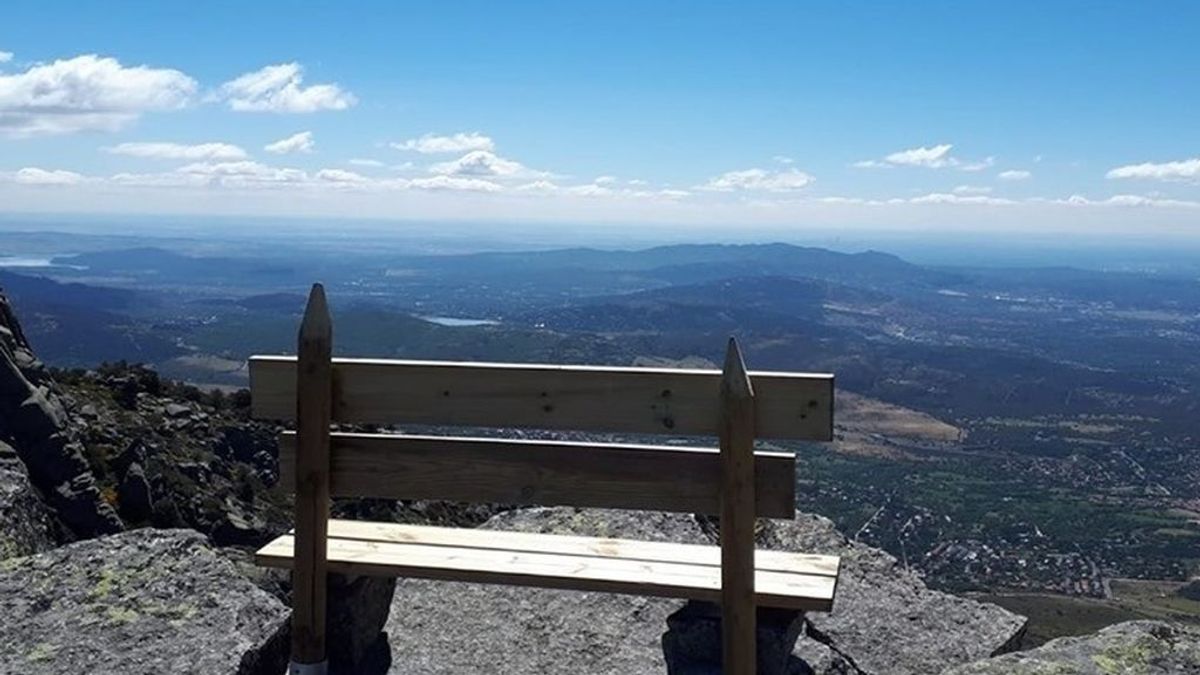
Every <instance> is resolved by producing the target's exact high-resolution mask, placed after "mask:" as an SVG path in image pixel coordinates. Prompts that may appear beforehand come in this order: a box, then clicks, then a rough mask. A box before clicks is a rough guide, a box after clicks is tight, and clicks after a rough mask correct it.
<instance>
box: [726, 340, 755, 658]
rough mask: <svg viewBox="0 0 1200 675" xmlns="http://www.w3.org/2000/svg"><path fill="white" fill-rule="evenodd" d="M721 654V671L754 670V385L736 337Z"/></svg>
mask: <svg viewBox="0 0 1200 675" xmlns="http://www.w3.org/2000/svg"><path fill="white" fill-rule="evenodd" d="M720 440H721V632H722V636H721V637H722V644H721V654H722V661H723V667H722V670H723V672H724V673H725V675H754V673H755V669H756V665H755V652H756V639H755V636H756V626H755V618H756V616H755V606H754V515H755V511H754V387H753V386H752V385H751V384H750V376H749V375H747V374H746V364H745V362H743V360H742V352H741V350H740V349H738V344H737V340H735V339H733V338H730V339H729V348H728V350H727V351H726V352H725V368H724V372H723V373H722V375H721V426H720Z"/></svg>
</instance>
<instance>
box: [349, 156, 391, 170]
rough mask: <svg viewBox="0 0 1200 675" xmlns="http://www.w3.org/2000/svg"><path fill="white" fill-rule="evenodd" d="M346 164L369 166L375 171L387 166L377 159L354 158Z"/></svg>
mask: <svg viewBox="0 0 1200 675" xmlns="http://www.w3.org/2000/svg"><path fill="white" fill-rule="evenodd" d="M346 163H347V164H351V165H353V166H367V167H371V168H374V169H378V168H382V167H384V166H386V164H384V163H383V162H381V161H379V160H377V159H363V158H361V157H354V158H352V159H348V160H346Z"/></svg>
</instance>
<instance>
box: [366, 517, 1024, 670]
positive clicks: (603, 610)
mask: <svg viewBox="0 0 1200 675" xmlns="http://www.w3.org/2000/svg"><path fill="white" fill-rule="evenodd" d="M484 527H488V528H494V529H513V530H523V531H534V532H553V533H563V534H566V533H574V534H584V535H592V536H611V537H624V538H632V539H645V540H657V541H675V542H683V543H711V540H710V538H709V535H708V534H706V529H707V528H704V527H701V525H700V524H699V523H698V522H697V521H696V520H695V519H694V518H692V517H691V516H687V515H679V514H664V513H648V512H630V511H607V510H595V509H570V508H539V509H521V510H516V511H509V512H506V513H502V514H500V515H498V516H496V517H495V518H493V519H492V520H490V521H488V523H487V524H486V525H485V526H484ZM759 545H760V546H762V547H766V548H778V549H784V550H791V551H807V552H814V553H836V554H838V555H842V556H843V561H844V562H843V576H842V582H841V586H840V588H839V596H838V598H837V600H836V602H835V606H834V611H833V613H832V614H830V615H820V614H813V615H811V616H810V617H809V618H810V620H811V623H809V624H808V625H806V628H805V630H806V635H805V636H802V637H801V639H800V641H799V643H798V645H797V648H796V652H795V653H796V654H797V655H798V656H800V657H801V658H804V659H805V660H807V661H809V663H810V664H811V665H812V666H813V668H814V670H815V672H817V673H841V672H850V673H854V672H867V673H881V674H882V673H887V674H891V673H901V674H903V673H922V674H925V673H935V672H940V671H941V670H942V669H944V668H946V667H949V666H953V665H958V664H963V663H968V662H971V661H976V660H978V659H981V658H985V657H987V656H990V655H993V654H996V653H1000V652H1002V651H1004V650H1005V649H1008V648H1011V647H1012V646H1013V644H1014V643H1015V642H1016V640H1018V639H1019V636H1020V635H1021V633H1022V632H1023V630H1024V626H1025V619H1024V618H1023V617H1020V616H1018V615H1015V614H1012V613H1011V612H1008V611H1006V610H1004V609H1002V608H1000V607H996V606H994V605H987V604H983V603H979V602H976V601H973V600H969V599H965V598H959V597H956V596H951V595H948V594H945V593H940V592H937V591H933V590H930V589H928V588H926V587H925V586H924V584H923V583H922V582H921V580H920V579H919V578H918V577H917V576H916V575H915V574H911V573H909V572H907V571H905V570H904V568H903V566H901V565H900V564H899V563H897V561H896V560H895V559H894V558H892V557H891V556H889V555H888V554H886V553H883V552H881V551H878V550H876V549H872V548H870V547H868V546H865V545H860V544H854V543H851V542H848V541H847V540H846V539H845V538H844V537H842V535H840V534H839V533H838V532H837V531H836V529H835V528H834V527H833V524H832V523H831V522H830V521H829V520H827V519H825V518H821V517H819V516H813V515H808V514H797V519H796V520H795V521H791V522H785V521H770V522H769V523H768V524H767V525H766V527H765V528H764V529H763V531H762V532H761V536H760V542H759ZM682 605H683V603H682V601H676V600H666V599H658V598H643V597H636V596H618V595H608V594H602V593H577V592H569V591H552V590H542V589H527V588H511V587H504V586H483V585H476V584H454V583H441V582H430V581H417V580H402V581H401V582H400V583H399V584H398V585H397V588H396V600H395V604H394V605H393V607H392V612H391V617H390V619H389V622H388V628H387V630H388V634H389V636H390V639H391V643H392V657H393V666H392V670H391V672H393V673H422V674H423V673H446V672H454V673H514V674H515V673H536V672H570V673H580V674H582V673H630V674H640V673H646V674H650V673H654V674H661V673H664V672H665V671H666V667H665V664H664V662H663V654H662V647H661V638H662V634H663V632H664V631H665V630H666V618H667V616H668V615H669V614H670V613H672V612H674V611H675V610H677V609H678V608H680V607H681V606H682ZM813 636H821V637H822V638H823V639H824V640H827V641H828V642H829V643H830V644H831V645H832V649H831V648H830V647H829V646H826V645H825V644H822V643H821V642H819V641H818V640H816V639H814V637H813ZM839 654H840V655H844V656H840V655H839Z"/></svg>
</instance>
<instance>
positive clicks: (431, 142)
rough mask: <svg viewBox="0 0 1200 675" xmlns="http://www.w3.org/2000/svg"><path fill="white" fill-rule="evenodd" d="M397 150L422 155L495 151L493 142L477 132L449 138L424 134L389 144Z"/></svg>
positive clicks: (460, 133)
mask: <svg viewBox="0 0 1200 675" xmlns="http://www.w3.org/2000/svg"><path fill="white" fill-rule="evenodd" d="M390 145H391V146H392V147H393V148H395V149H397V150H412V151H415V152H419V153H421V154H423V155H437V154H449V153H454V152H470V151H472V150H487V151H488V152H491V151H494V150H495V149H496V144H495V142H493V141H492V139H491V138H490V137H488V136H484V135H483V134H481V133H479V132H478V131H472V132H469V133H468V132H459V133H457V134H452V135H450V136H439V135H436V134H425V135H424V136H421V137H420V138H410V139H408V140H407V141H402V142H400V143H391V144H390Z"/></svg>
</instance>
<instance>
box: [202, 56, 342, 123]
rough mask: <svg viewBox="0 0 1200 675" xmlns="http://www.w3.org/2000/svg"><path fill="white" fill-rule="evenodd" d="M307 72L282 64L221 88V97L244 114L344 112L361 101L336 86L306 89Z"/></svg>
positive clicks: (324, 85) (327, 85)
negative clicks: (304, 84) (305, 73)
mask: <svg viewBox="0 0 1200 675" xmlns="http://www.w3.org/2000/svg"><path fill="white" fill-rule="evenodd" d="M303 83H304V68H303V67H302V66H301V65H300V64H298V63H281V64H279V65H275V66H267V67H265V68H262V69H261V70H256V71H254V72H252V73H246V74H245V75H242V76H240V77H238V78H236V79H233V80H230V81H229V82H226V83H225V84H224V85H222V86H221V92H220V97H221V98H224V99H225V100H226V101H227V102H228V104H229V107H230V109H232V110H237V111H241V112H273V113H312V112H317V111H320V110H345V109H346V108H349V107H350V106H353V105H354V104H356V103H358V99H357V98H356V97H355V96H354V94H351V93H350V92H348V91H344V90H343V89H342V88H341V87H339V86H338V85H336V84H314V85H312V86H310V87H305V86H303Z"/></svg>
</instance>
